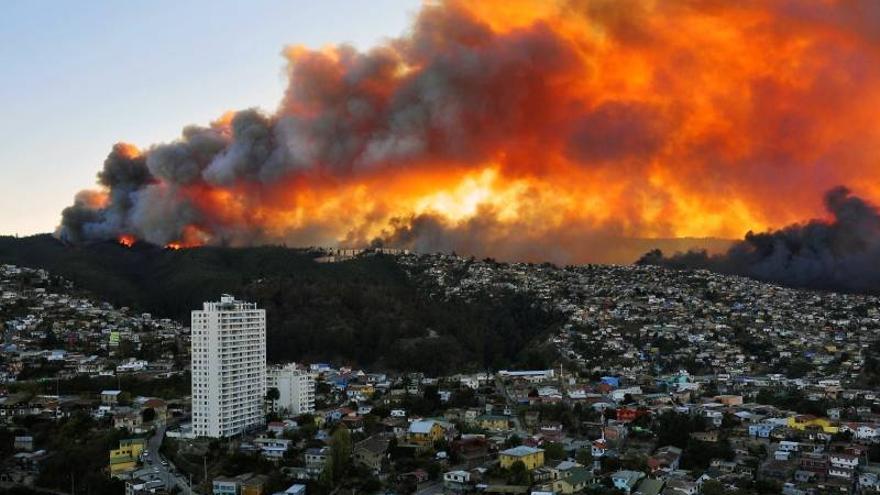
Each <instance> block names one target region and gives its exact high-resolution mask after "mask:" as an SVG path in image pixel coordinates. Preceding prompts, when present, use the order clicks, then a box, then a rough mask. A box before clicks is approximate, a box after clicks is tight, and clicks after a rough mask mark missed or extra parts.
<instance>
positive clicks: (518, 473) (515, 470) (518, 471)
mask: <svg viewBox="0 0 880 495" xmlns="http://www.w3.org/2000/svg"><path fill="white" fill-rule="evenodd" d="M509 471H510V473H509V475H508V477H507V482H508V483H510V484H511V485H531V484H532V476H531V474H529V470H528V469H526V465H525V464H524V463H523V461H516V462H514V463H513V464H511V465H510V470H509Z"/></svg>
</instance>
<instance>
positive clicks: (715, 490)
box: [703, 480, 727, 495]
mask: <svg viewBox="0 0 880 495" xmlns="http://www.w3.org/2000/svg"><path fill="white" fill-rule="evenodd" d="M725 493H727V490H725V489H724V485H722V484H721V482H719V481H717V480H706V481H705V482H704V483H703V495H724V494H725Z"/></svg>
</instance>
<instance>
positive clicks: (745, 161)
mask: <svg viewBox="0 0 880 495" xmlns="http://www.w3.org/2000/svg"><path fill="white" fill-rule="evenodd" d="M878 25H880V9H878V8H877V7H876V4H875V3H874V2H873V0H863V1H860V0H840V1H834V0H822V1H816V2H790V1H781V2H763V1H757V0H745V1H740V2H716V1H713V0H705V1H699V0H672V1H663V2H660V1H656V2H655V1H642V0H569V1H559V2H551V1H545V0H533V1H525V0H517V1H511V0H504V1H482V2H463V1H462V2H460V1H454V0H450V1H446V2H442V3H439V4H435V3H428V4H426V5H425V6H424V7H423V8H422V11H421V12H420V13H419V15H418V16H417V18H416V19H415V23H414V26H413V29H412V31H411V34H409V35H407V36H405V37H402V38H398V39H395V40H392V41H390V42H388V43H387V44H384V45H382V46H378V47H376V48H374V49H373V50H371V51H369V52H366V53H362V52H358V51H356V50H355V49H353V48H352V47H350V46H347V45H341V46H333V47H327V48H324V49H321V50H310V49H307V48H304V47H301V46H295V47H291V48H288V49H287V50H285V57H286V58H287V60H288V62H289V73H290V85H289V89H288V91H287V94H286V96H285V99H284V101H283V102H282V104H281V106H280V108H279V110H278V111H277V113H276V114H275V115H272V116H264V115H259V114H257V113H256V112H252V111H245V112H239V113H229V114H227V115H225V116H224V117H222V118H221V119H220V120H218V121H217V122H215V123H214V124H212V126H210V127H208V128H188V129H187V130H186V131H185V132H184V135H183V137H182V138H181V140H180V141H178V142H175V143H169V144H166V145H160V146H158V147H155V148H152V149H150V150H147V151H145V152H144V153H140V152H138V151H137V149H135V148H131V149H130V148H128V147H119V149H117V150H116V151H115V153H116V155H115V158H114V161H113V162H112V163H113V164H114V167H116V164H117V163H118V162H123V163H124V165H123V166H118V167H116V168H114V170H123V171H126V172H130V171H132V170H139V169H138V167H141V168H144V169H148V170H149V174H148V175H149V177H146V178H144V177H140V176H138V177H137V179H136V180H130V179H128V178H127V177H128V176H126V178H124V179H118V180H116V182H112V183H111V182H106V181H102V184H103V185H104V186H106V187H107V188H109V189H110V198H111V199H110V205H109V206H106V207H100V208H97V209H96V208H92V210H91V211H99V212H108V213H106V214H104V213H96V214H94V215H91V216H89V215H86V214H83V213H82V212H81V211H80V210H75V211H72V212H71V213H70V215H69V217H70V218H71V219H73V220H71V221H69V222H68V221H66V219H67V218H68V217H65V222H64V223H63V225H62V232H66V233H67V234H66V235H68V236H69V237H70V238H72V239H80V238H89V236H90V235H91V234H89V232H103V231H104V230H109V231H113V230H114V229H125V231H126V232H134V233H135V234H136V235H137V236H138V237H141V238H145V239H147V240H149V241H151V242H154V243H158V244H160V245H167V246H168V247H172V246H182V247H187V246H195V245H201V244H205V243H210V244H229V245H248V244H255V243H272V242H286V243H289V244H298V245H334V244H345V245H365V244H368V243H370V242H375V241H377V240H378V241H379V242H383V243H386V244H396V245H400V246H406V247H411V248H417V249H419V248H421V249H428V250H430V249H450V250H456V251H458V252H463V253H472V254H477V255H492V256H498V257H502V258H505V257H507V258H525V259H546V258H552V259H554V260H556V261H565V262H568V261H631V260H630V259H629V256H631V253H626V254H625V255H622V254H619V253H617V254H615V251H614V249H613V243H614V242H615V241H614V240H616V239H621V238H649V239H652V238H682V237H696V238H704V237H715V238H735V237H740V236H742V234H743V233H745V232H746V231H748V230H763V229H766V228H774V227H780V226H783V225H786V224H789V223H791V222H795V221H798V220H802V219H805V218H811V217H814V216H817V215H818V216H821V215H823V214H824V212H823V208H822V203H821V197H822V193H823V192H824V191H825V190H827V189H829V188H831V187H833V186H835V185H837V184H846V185H847V186H849V187H850V188H851V189H852V190H854V191H856V192H857V193H859V194H860V195H862V196H864V197H866V198H868V199H871V200H873V201H875V202H877V201H880V186H878V185H877V184H880V182H878V179H880V162H878V159H880V126H878V125H877V123H876V116H877V115H878V111H880V60H878V58H880V49H878V46H880V28H878V27H877V26H878ZM109 162H110V158H108V163H109ZM107 166H108V165H107V164H105V169H106V168H107ZM120 175H121V174H115V175H114V174H107V176H108V177H111V178H116V177H119V176H120ZM107 180H108V181H109V180H110V179H107ZM120 188H124V190H125V191H126V194H127V195H125V196H123V195H119V196H114V195H113V191H116V190H118V189H120ZM125 201H128V202H129V203H125ZM119 205H122V206H119ZM117 206H119V208H118V215H115V213H117V209H116V208H117ZM75 207H76V205H75ZM75 207H71V208H75ZM111 213H113V215H111ZM83 219H84V220H83ZM77 222H78V223H77ZM89 222H91V223H89ZM114 222H116V223H114ZM65 229H66V230H65ZM102 229H104V230H102ZM62 235H64V234H62Z"/></svg>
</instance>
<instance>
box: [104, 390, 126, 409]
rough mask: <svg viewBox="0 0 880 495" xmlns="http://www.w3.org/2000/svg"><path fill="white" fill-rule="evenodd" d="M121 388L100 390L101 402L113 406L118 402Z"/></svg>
mask: <svg viewBox="0 0 880 495" xmlns="http://www.w3.org/2000/svg"><path fill="white" fill-rule="evenodd" d="M121 394H122V390H103V391H101V404H103V405H105V406H110V407H113V406H115V405H117V404H119V396H120V395H121Z"/></svg>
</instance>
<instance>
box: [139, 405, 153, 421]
mask: <svg viewBox="0 0 880 495" xmlns="http://www.w3.org/2000/svg"><path fill="white" fill-rule="evenodd" d="M141 419H142V420H143V421H144V423H149V422H151V421H153V420H155V419H156V410H155V409H153V408H152V407H148V408H146V409H144V410H143V411H141Z"/></svg>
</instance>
